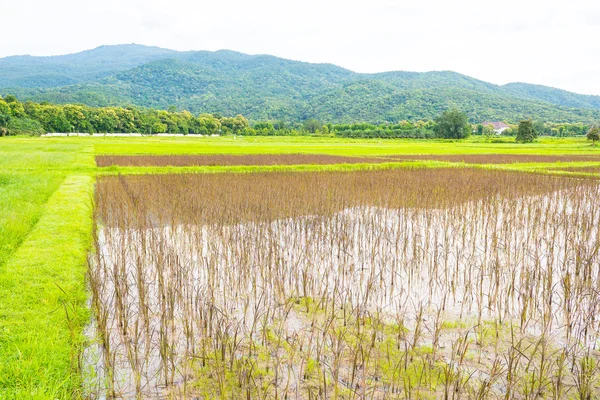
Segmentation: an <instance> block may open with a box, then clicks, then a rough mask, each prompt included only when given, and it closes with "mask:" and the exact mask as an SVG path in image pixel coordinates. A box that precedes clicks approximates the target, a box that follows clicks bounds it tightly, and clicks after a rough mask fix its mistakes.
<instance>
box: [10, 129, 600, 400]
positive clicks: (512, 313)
mask: <svg viewBox="0 0 600 400" xmlns="http://www.w3.org/2000/svg"><path fill="white" fill-rule="evenodd" d="M599 178H600V151H598V150H597V148H596V147H592V146H590V144H589V143H587V142H586V141H585V140H584V139H546V138H541V139H540V140H539V142H537V143H534V144H528V145H520V144H515V143H509V142H506V143H488V142H485V141H478V140H476V139H471V140H466V141H459V142H450V141H417V140H343V139H335V138H313V137H306V138H301V137H299V138H240V137H237V138H233V137H231V138H227V137H224V138H206V140H205V139H197V138H196V139H193V140H188V139H185V138H84V137H77V138H69V137H65V138H2V140H0V398H2V399H5V398H6V399H22V398H34V399H57V398H59V399H63V398H64V399H69V398H86V399H112V398H116V399H131V398H144V399H145V398H156V399H179V398H190V399H214V398H222V399H238V398H239V399H241V398H243V399H258V398H261V399H280V398H281V399H321V398H334V399H438V398H440V399H594V398H600V364H599V362H600V352H599V350H598V345H599V344H600V342H599V340H600V320H599V319H598V317H597V315H599V314H600V291H599V288H600V268H599V267H600V237H599V232H598V231H599V229H600V228H599V227H600V212H599V206H600V182H599V181H598V179H599Z"/></svg>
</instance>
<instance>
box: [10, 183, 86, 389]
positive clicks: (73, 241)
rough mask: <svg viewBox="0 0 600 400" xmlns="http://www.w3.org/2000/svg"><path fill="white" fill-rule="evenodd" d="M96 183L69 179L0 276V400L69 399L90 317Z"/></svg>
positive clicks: (75, 380) (76, 378) (76, 375)
mask: <svg viewBox="0 0 600 400" xmlns="http://www.w3.org/2000/svg"><path fill="white" fill-rule="evenodd" d="M93 183H94V179H93V177H91V176H87V175H70V176H68V177H67V178H66V179H65V180H64V182H63V184H62V185H61V186H60V187H59V189H58V190H57V191H56V192H55V193H54V194H53V195H52V197H51V198H50V200H49V201H48V203H47V204H46V206H45V208H46V211H45V213H44V214H43V216H42V218H41V219H40V220H39V222H38V223H37V224H36V226H35V227H34V228H33V230H32V231H31V232H30V233H29V235H28V236H27V238H26V239H25V241H24V242H23V243H22V244H21V246H20V247H19V248H18V249H17V250H16V252H15V253H14V254H13V255H12V257H11V258H10V259H9V260H8V261H7V262H6V264H5V265H4V266H3V267H2V272H1V273H0V298H1V299H2V302H1V303H0V359H1V360H2V363H0V398H2V399H7V398H68V397H71V393H72V389H73V387H75V386H77V385H78V382H77V380H78V379H79V378H78V375H79V374H77V373H75V374H72V373H69V372H70V371H72V370H73V369H74V368H76V365H77V358H78V354H77V352H76V349H77V346H73V344H76V343H79V342H80V341H81V337H80V335H81V328H82V327H83V326H84V325H85V324H86V323H87V321H88V319H89V313H88V311H87V309H86V307H85V301H86V298H87V294H86V290H85V268H86V257H87V252H88V250H89V248H90V239H91V231H92V213H91V199H92V196H93Z"/></svg>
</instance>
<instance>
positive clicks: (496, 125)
mask: <svg viewBox="0 0 600 400" xmlns="http://www.w3.org/2000/svg"><path fill="white" fill-rule="evenodd" d="M481 125H483V126H488V125H492V126H493V127H494V129H502V128H510V126H508V125H507V124H505V123H504V122H490V121H485V122H482V123H481Z"/></svg>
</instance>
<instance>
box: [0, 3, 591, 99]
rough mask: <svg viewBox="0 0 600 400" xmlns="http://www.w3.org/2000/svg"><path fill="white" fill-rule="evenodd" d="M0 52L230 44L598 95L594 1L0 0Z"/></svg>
mask: <svg viewBox="0 0 600 400" xmlns="http://www.w3.org/2000/svg"><path fill="white" fill-rule="evenodd" d="M0 15H1V17H2V18H1V26H2V31H3V32H4V35H3V40H2V41H0V57H4V56H9V55H15V54H31V55H55V54H65V53H73V52H77V51H81V50H85V49H90V48H94V47H97V46H100V45H103V44H121V43H140V44H146V45H155V46H160V47H166V48H171V49H175V50H218V49H231V50H236V51H241V52H244V53H249V54H272V55H276V56H279V57H284V58H290V59H294V60H302V61H309V62H329V63H333V64H337V65H340V66H342V67H345V68H349V69H351V70H354V71H357V72H381V71H389V70H407V71H431V70H452V71H456V72H460V73H463V74H466V75H470V76H473V77H475V78H478V79H482V80H485V81H489V82H493V83H497V84H504V83H508V82H515V81H521V82H529V83H539V84H544V85H548V86H553V87H558V88H562V89H567V90H571V91H575V92H579V93H587V94H598V95H600V3H599V2H598V0H568V1H567V0H562V1H557V0H497V1H486V0H470V1H461V0H458V1H447V0H408V1H401V0H395V1H393V0H363V1H360V2H353V1H349V0H343V1H342V0H329V1H327V0H320V1H319V0H303V1H295V0H292V1H290V0H288V1H285V0H252V1H248V0H245V1H244V0H213V1H201V0H169V1H166V0H53V1H48V0H19V1H10V0H0Z"/></svg>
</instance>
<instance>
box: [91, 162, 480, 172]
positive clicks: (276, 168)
mask: <svg viewBox="0 0 600 400" xmlns="http://www.w3.org/2000/svg"><path fill="white" fill-rule="evenodd" d="M464 166H469V165H467V164H463V163H451V162H444V161H403V162H388V163H361V164H324V165H317V164H310V165H243V166H240V165H237V166H236V165H232V166H188V167H169V166H162V167H127V166H111V167H103V168H98V174H99V175H119V174H120V175H146V174H192V173H223V172H286V171H287V172H318V171H365V170H366V171H379V170H386V169H396V168H444V167H464Z"/></svg>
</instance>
